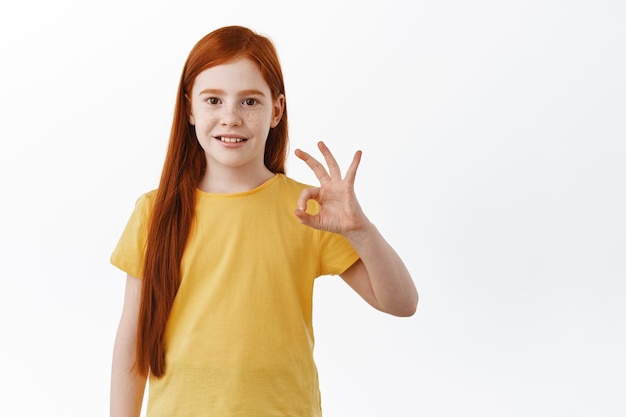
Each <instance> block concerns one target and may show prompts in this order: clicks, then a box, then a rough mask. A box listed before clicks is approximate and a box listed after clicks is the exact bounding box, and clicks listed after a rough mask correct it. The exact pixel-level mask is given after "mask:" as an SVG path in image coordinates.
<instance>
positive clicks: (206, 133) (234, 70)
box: [189, 58, 284, 172]
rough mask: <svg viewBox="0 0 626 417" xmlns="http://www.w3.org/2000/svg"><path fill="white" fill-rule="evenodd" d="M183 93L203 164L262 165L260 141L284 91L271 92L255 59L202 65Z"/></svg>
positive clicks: (273, 120) (272, 123) (254, 169)
mask: <svg viewBox="0 0 626 417" xmlns="http://www.w3.org/2000/svg"><path fill="white" fill-rule="evenodd" d="M189 99H190V101H191V112H190V115H189V122H190V123H191V124H192V125H194V126H195V130H196V136H197V138H198V142H199V143H200V146H201V147H202V149H204V153H205V155H206V158H207V166H208V167H209V169H211V167H214V168H217V167H218V166H221V167H225V168H231V169H232V168H235V169H245V170H246V172H260V171H258V170H266V168H265V165H264V162H263V157H264V152H265V142H266V141H267V136H268V133H269V129H270V128H271V127H276V125H278V123H279V122H280V118H281V116H282V112H283V108H284V96H283V95H280V96H279V97H277V98H276V99H273V98H272V93H271V91H270V88H269V86H268V85H267V83H266V82H265V80H264V79H263V76H262V75H261V72H260V71H259V68H258V64H256V63H255V62H253V61H252V60H250V59H248V58H241V59H237V60H235V61H232V62H228V63H226V64H222V65H217V66H215V67H211V68H208V69H206V70H204V71H203V72H201V73H200V74H199V75H198V76H197V77H196V79H195V81H194V84H193V88H192V90H191V96H190V97H189Z"/></svg>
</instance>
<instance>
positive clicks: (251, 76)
mask: <svg viewBox="0 0 626 417" xmlns="http://www.w3.org/2000/svg"><path fill="white" fill-rule="evenodd" d="M205 89H218V90H224V91H229V92H235V91H242V90H260V91H263V92H267V93H268V94H269V92H270V88H269V85H268V84H267V82H266V81H265V79H264V78H263V75H262V74H261V71H260V70H259V65H258V64H257V63H256V62H254V61H252V60H251V59H249V58H239V59H236V60H234V61H229V62H226V63H224V64H220V65H216V66H214V67H211V68H207V69H205V70H204V71H202V72H201V73H200V74H198V76H197V77H196V79H195V80H194V83H193V87H192V94H193V93H197V92H200V91H202V90H205Z"/></svg>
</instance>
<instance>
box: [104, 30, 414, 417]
mask: <svg viewBox="0 0 626 417" xmlns="http://www.w3.org/2000/svg"><path fill="white" fill-rule="evenodd" d="M319 149H320V151H321V153H322V155H323V156H324V159H325V161H326V163H327V165H328V170H327V169H326V168H325V167H324V166H323V165H322V164H321V163H320V162H318V161H317V160H316V159H315V158H313V157H312V156H311V155H309V154H307V153H306V152H303V151H301V150H296V155H297V156H298V157H299V158H300V159H302V160H303V161H304V162H305V163H306V164H307V165H308V166H309V167H310V168H311V169H312V170H313V172H314V173H315V175H316V176H317V178H318V179H319V181H320V187H318V188H310V187H307V186H305V185H302V184H300V183H298V182H296V181H294V180H292V179H290V178H288V177H286V176H285V169H284V164H285V159H286V152H287V107H286V98H285V87H284V84H283V76H282V72H281V68H280V64H279V61H278V58H277V54H276V51H275V49H274V47H273V45H272V43H271V41H270V40H269V39H267V38H265V37H263V36H260V35H258V34H256V33H254V32H252V31H250V30H249V29H246V28H243V27H224V28H221V29H218V30H216V31H214V32H212V33H210V34H208V35H207V36H205V37H204V38H203V39H201V40H200V41H199V42H198V43H197V44H196V45H195V47H194V48H193V49H192V51H191V53H190V54H189V57H188V59H187V62H186V64H185V67H184V69H183V74H182V77H181V80H180V85H179V90H178V97H177V100H176V107H175V114H174V121H173V125H172V131H171V135H170V143H169V148H168V151H167V155H166V159H165V164H164V167H163V172H162V176H161V181H160V184H159V187H158V189H157V190H155V191H152V192H149V193H147V194H144V195H143V196H141V198H139V199H138V201H137V204H136V207H135V210H134V212H133V214H132V215H131V218H130V220H129V222H128V224H127V226H126V228H125V230H124V232H123V234H122V236H121V238H120V241H119V243H118V245H117V247H116V248H115V250H114V252H113V255H112V257H111V262H112V263H113V264H114V265H115V266H117V267H119V268H120V269H122V270H123V271H125V272H126V273H127V274H128V276H127V281H126V290H125V298H124V307H123V311H122V317H121V320H120V324H119V328H118V333H117V336H116V340H115V348H114V354H113V367H112V378H111V415H112V416H139V414H140V410H141V404H142V398H143V392H144V388H145V383H146V380H147V379H148V378H149V381H150V390H149V398H148V410H147V414H148V416H150V417H156V416H178V417H183V416H220V417H221V416H229V417H236V416H242V417H249V416H253V415H254V416H299V417H313V416H321V407H320V394H319V387H318V378H317V371H316V367H315V364H314V362H313V329H312V318H311V314H312V311H311V310H312V308H311V306H312V295H313V294H312V291H313V282H314V280H315V278H316V277H318V276H320V275H340V276H341V277H342V278H343V279H344V280H345V281H346V282H347V283H348V285H350V286H351V287H352V288H353V289H354V290H355V291H356V292H357V293H358V294H360V295H361V296H362V297H363V298H364V299H365V300H366V301H367V302H368V303H370V304H371V305H372V306H373V307H375V308H377V309H379V310H381V311H384V312H387V313H390V314H393V315H397V316H410V315H412V314H413V313H414V311H415V308H416V306H417V298H418V297H417V291H416V289H415V286H414V284H413V281H412V279H411V276H410V275H409V273H408V271H407V269H406V268H405V266H404V264H403V263H402V261H401V260H400V258H399V257H398V255H397V254H396V253H395V251H394V250H393V249H392V248H391V247H390V246H389V245H388V244H387V242H386V241H385V240H384V239H383V237H382V236H381V235H380V234H379V232H378V231H377V230H376V228H375V227H374V225H372V224H371V223H370V222H369V221H368V219H367V217H366V216H365V215H364V214H363V212H362V210H361V208H360V206H359V203H358V201H357V199H356V196H355V194H354V180H355V175H356V171H357V167H358V165H359V161H360V158H361V153H360V151H359V152H357V153H356V154H355V156H354V159H353V161H352V164H351V165H350V167H349V169H348V171H347V172H346V175H345V177H344V178H342V176H341V173H340V169H339V167H338V165H337V163H336V161H335V159H334V158H333V155H332V154H331V153H330V151H329V150H328V148H327V147H326V146H325V145H324V144H323V143H321V142H320V143H319Z"/></svg>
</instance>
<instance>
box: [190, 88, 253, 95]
mask: <svg viewBox="0 0 626 417" xmlns="http://www.w3.org/2000/svg"><path fill="white" fill-rule="evenodd" d="M200 94H216V95H224V94H226V92H225V91H224V90H220V89H216V88H207V89H204V90H202V91H200ZM237 94H239V95H242V96H265V93H263V92H262V91H260V90H254V89H250V90H243V91H239V92H238V93H237Z"/></svg>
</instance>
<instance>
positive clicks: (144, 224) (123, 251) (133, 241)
mask: <svg viewBox="0 0 626 417" xmlns="http://www.w3.org/2000/svg"><path fill="white" fill-rule="evenodd" d="M152 195H153V194H152V193H146V194H144V195H142V196H141V197H139V199H137V202H136V204H135V209H134V210H133V213H132V214H131V216H130V219H129V220H128V223H127V224H126V227H125V228H124V231H123V232H122V236H121V237H120V240H119V241H118V243H117V246H116V247H115V249H114V250H113V254H112V255H111V263H112V264H113V265H114V266H116V267H117V268H119V269H121V270H122V271H124V272H126V273H127V274H129V275H132V276H134V277H136V278H141V277H143V259H144V254H145V247H146V239H147V235H148V220H149V216H150V210H151V207H152V203H153V202H152V198H151V197H152Z"/></svg>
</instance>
